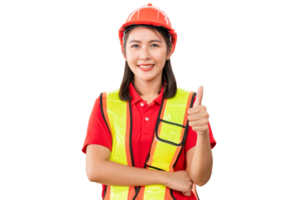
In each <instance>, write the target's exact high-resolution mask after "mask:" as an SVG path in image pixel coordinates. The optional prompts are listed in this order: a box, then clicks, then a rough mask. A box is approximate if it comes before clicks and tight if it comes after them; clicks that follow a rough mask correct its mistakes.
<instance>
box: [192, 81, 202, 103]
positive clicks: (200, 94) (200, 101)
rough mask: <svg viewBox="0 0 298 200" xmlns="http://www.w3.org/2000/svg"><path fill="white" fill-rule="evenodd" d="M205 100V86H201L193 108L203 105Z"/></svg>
mask: <svg viewBox="0 0 298 200" xmlns="http://www.w3.org/2000/svg"><path fill="white" fill-rule="evenodd" d="M202 98H203V86H202V85H201V86H200V87H199V89H198V91H197V96H196V101H195V103H194V104H193V107H197V106H198V105H202Z"/></svg>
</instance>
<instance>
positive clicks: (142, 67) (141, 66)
mask: <svg viewBox="0 0 298 200" xmlns="http://www.w3.org/2000/svg"><path fill="white" fill-rule="evenodd" d="M152 66H153V65H148V66H142V65H140V66H139V67H141V68H149V67H152Z"/></svg>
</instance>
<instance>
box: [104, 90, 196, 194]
mask: <svg viewBox="0 0 298 200" xmlns="http://www.w3.org/2000/svg"><path fill="white" fill-rule="evenodd" d="M194 96H195V93H194V92H192V91H189V90H185V89H180V88H178V89H177V94H176V95H175V97H173V98H170V99H163V100H162V104H161V107H160V110H159V117H158V119H157V122H156V127H155V130H154V137H153V140H152V143H151V148H150V151H149V154H148V156H147V161H146V163H145V166H144V168H146V169H149V170H163V171H169V172H173V171H174V167H175V165H176V162H177V160H178V157H179V155H180V153H181V152H182V149H183V146H184V143H185V140H186V136H187V131H188V120H187V116H188V114H187V110H188V109H189V108H190V106H191V105H192V103H193V100H194ZM100 106H101V112H102V114H103V118H104V120H105V122H106V125H107V127H108V129H109V131H110V133H111V137H112V141H113V142H112V151H111V157H110V160H111V161H113V162H117V163H120V164H123V165H128V166H134V161H133V155H132V145H131V136H132V115H131V113H132V111H131V104H130V102H126V101H122V100H120V98H119V90H113V91H110V92H104V93H101V95H100ZM194 189H195V185H194ZM195 195H196V192H195ZM196 198H197V199H198V197H196ZM132 199H133V200H151V199H154V200H168V199H169V200H173V199H175V198H174V196H173V194H172V190H171V189H170V188H168V187H166V186H164V185H147V186H138V187H135V186H106V189H105V191H104V200H132Z"/></svg>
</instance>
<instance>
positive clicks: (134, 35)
mask: <svg viewBox="0 0 298 200" xmlns="http://www.w3.org/2000/svg"><path fill="white" fill-rule="evenodd" d="M153 39H157V40H161V41H164V39H163V37H162V36H161V34H160V33H159V32H158V31H157V30H155V31H153V30H151V29H149V28H146V27H136V28H134V29H133V30H132V31H131V32H130V34H129V36H128V41H129V40H143V41H146V40H153Z"/></svg>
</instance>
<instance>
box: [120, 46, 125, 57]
mask: <svg viewBox="0 0 298 200" xmlns="http://www.w3.org/2000/svg"><path fill="white" fill-rule="evenodd" d="M121 51H122V55H123V57H124V58H125V60H126V56H125V55H124V47H123V45H122V46H121Z"/></svg>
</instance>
